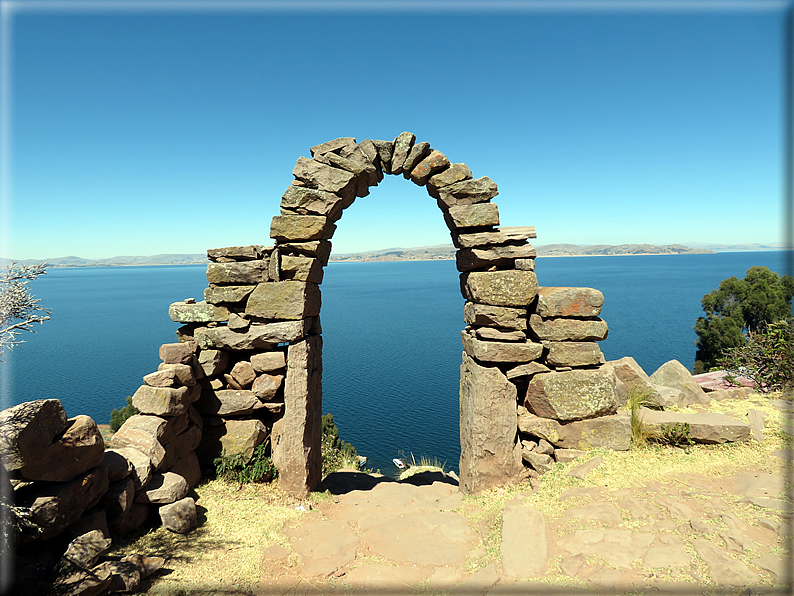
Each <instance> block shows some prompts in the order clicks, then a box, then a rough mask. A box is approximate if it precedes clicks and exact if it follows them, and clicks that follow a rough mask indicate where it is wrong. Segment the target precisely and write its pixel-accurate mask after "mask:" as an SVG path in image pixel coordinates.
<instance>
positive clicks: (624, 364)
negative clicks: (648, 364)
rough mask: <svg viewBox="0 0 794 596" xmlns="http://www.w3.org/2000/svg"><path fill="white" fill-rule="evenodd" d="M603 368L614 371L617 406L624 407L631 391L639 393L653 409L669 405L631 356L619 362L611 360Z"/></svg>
mask: <svg viewBox="0 0 794 596" xmlns="http://www.w3.org/2000/svg"><path fill="white" fill-rule="evenodd" d="M604 366H605V367H607V368H611V369H612V370H614V371H615V376H616V377H617V389H618V406H624V405H626V403H627V402H628V397H629V392H630V391H632V390H633V391H639V392H641V393H642V394H643V396H644V399H645V400H646V401H647V402H648V403H649V404H651V405H653V406H655V407H665V405H667V404H668V403H669V402H668V400H667V399H665V398H663V397H662V396H661V395H660V394H659V392H658V391H657V390H656V388H655V387H654V385H653V383H651V379H650V378H649V377H648V375H647V374H646V373H645V371H644V370H642V367H641V366H640V365H639V364H637V361H636V360H634V358H632V357H631V356H626V357H624V358H621V359H620V360H611V361H609V362H607V363H606V364H604Z"/></svg>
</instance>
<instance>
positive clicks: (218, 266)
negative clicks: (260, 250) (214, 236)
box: [175, 259, 268, 320]
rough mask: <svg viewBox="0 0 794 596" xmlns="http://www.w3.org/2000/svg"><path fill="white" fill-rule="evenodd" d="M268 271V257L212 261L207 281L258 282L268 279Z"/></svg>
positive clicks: (235, 283)
mask: <svg viewBox="0 0 794 596" xmlns="http://www.w3.org/2000/svg"><path fill="white" fill-rule="evenodd" d="M267 271H268V259H264V260H259V261H243V262H240V263H210V264H208V265H207V282H209V283H211V284H215V285H224V284H225V285H240V284H258V283H262V282H264V281H267ZM177 304H178V303H177ZM199 304H200V303H199ZM175 320H176V319H175Z"/></svg>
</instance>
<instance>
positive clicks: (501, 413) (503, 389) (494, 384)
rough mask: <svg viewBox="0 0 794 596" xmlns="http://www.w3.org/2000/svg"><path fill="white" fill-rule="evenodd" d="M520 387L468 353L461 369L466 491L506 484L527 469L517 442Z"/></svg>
mask: <svg viewBox="0 0 794 596" xmlns="http://www.w3.org/2000/svg"><path fill="white" fill-rule="evenodd" d="M515 404H516V386H515V385H513V383H511V382H510V381H509V380H508V379H507V377H506V376H505V375H504V374H503V373H502V372H501V371H500V370H499V369H498V368H496V367H485V366H480V365H479V364H477V362H475V361H474V360H473V359H472V358H469V357H468V356H467V355H466V353H465V352H464V353H463V364H462V365H461V368H460V443H461V455H460V486H461V490H463V492H464V493H467V494H471V493H476V492H480V491H482V490H485V489H487V488H491V487H493V486H498V485H502V484H505V483H507V482H509V481H511V480H512V479H513V478H515V477H516V476H517V475H518V474H519V473H521V471H522V470H523V465H522V463H521V445H520V444H519V443H518V442H517V441H516V432H515V429H516V418H517V416H516V406H515Z"/></svg>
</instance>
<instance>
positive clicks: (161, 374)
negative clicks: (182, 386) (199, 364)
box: [143, 363, 195, 387]
mask: <svg viewBox="0 0 794 596" xmlns="http://www.w3.org/2000/svg"><path fill="white" fill-rule="evenodd" d="M163 364H165V363H163ZM171 366H175V365H171ZM181 366H187V364H182V365H181ZM158 368H159V367H158ZM188 368H190V367H189V366H188ZM143 382H144V383H146V384H147V385H149V387H176V386H177V385H179V383H178V381H177V378H176V371H175V370H173V369H167V370H157V371H155V372H153V373H149V374H148V375H144V377H143ZM194 384H195V381H194Z"/></svg>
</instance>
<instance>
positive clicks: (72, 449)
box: [19, 415, 105, 482]
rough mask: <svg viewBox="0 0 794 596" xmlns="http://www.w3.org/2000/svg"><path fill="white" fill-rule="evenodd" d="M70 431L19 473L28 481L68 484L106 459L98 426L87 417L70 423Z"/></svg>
mask: <svg viewBox="0 0 794 596" xmlns="http://www.w3.org/2000/svg"><path fill="white" fill-rule="evenodd" d="M67 425H68V426H67V428H66V430H65V431H64V432H63V434H62V435H60V436H59V437H58V438H57V439H56V440H55V442H53V443H52V444H50V445H48V446H47V447H46V448H44V449H43V450H41V451H40V452H39V453H38V454H37V455H38V457H37V458H36V459H28V461H27V462H26V463H25V465H24V466H23V467H22V469H20V471H19V473H20V474H21V475H22V476H23V477H24V478H26V479H28V480H42V481H49V482H67V481H69V480H71V479H72V478H75V477H76V476H79V475H81V474H83V473H85V472H87V471H88V470H90V469H91V468H93V467H94V466H98V465H99V464H101V463H102V460H103V459H104V458H105V442H104V440H103V439H102V433H100V432H99V428H97V425H96V423H95V422H94V421H93V420H92V419H91V418H90V417H88V416H83V415H80V416H75V417H74V418H70V419H69V420H67Z"/></svg>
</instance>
